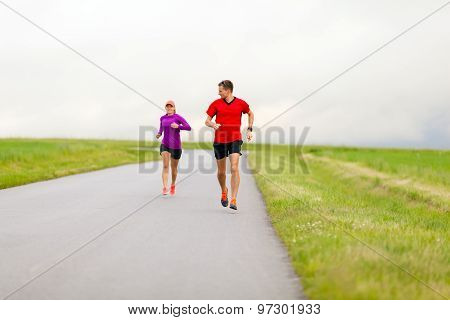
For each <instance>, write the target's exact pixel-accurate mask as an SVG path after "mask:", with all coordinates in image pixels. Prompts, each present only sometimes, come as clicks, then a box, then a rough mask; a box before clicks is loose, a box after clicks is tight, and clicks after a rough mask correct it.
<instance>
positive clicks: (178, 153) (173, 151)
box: [159, 143, 183, 160]
mask: <svg viewBox="0 0 450 320" xmlns="http://www.w3.org/2000/svg"><path fill="white" fill-rule="evenodd" d="M163 151H167V152H169V153H170V157H171V158H173V159H175V160H178V159H180V158H181V153H182V151H183V150H181V149H172V148H168V147H166V146H165V145H163V144H162V143H161V146H160V147H159V154H161V153H162V152H163Z"/></svg>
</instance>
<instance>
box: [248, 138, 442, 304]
mask: <svg viewBox="0 0 450 320" xmlns="http://www.w3.org/2000/svg"><path fill="white" fill-rule="evenodd" d="M262 149H263V148H258V146H255V150H254V152H251V153H250V156H249V159H250V162H251V164H252V166H253V167H254V168H255V177H256V181H257V184H258V186H259V188H260V190H261V191H262V193H263V196H264V199H265V201H266V205H267V208H268V211H269V214H270V216H271V219H272V223H273V225H274V227H275V229H276V231H277V233H278V234H279V236H280V238H281V239H282V241H283V242H284V243H285V245H286V247H287V249H288V251H289V254H290V256H291V259H292V263H293V265H294V268H295V270H296V271H297V273H298V274H299V275H300V277H301V281H302V284H303V286H304V289H305V293H306V294H307V296H308V297H310V298H312V299H442V298H443V296H444V297H449V296H450V267H449V266H450V264H449V262H450V250H449V246H448V241H449V240H450V239H449V233H448V230H449V215H448V213H449V212H448V202H447V201H448V199H445V198H434V201H433V202H430V201H427V197H421V196H419V197H412V196H411V194H410V190H403V189H402V187H401V186H396V187H391V186H390V185H389V184H388V183H385V181H384V178H383V176H382V178H380V177H379V176H377V177H373V176H371V175H366V174H365V171H362V172H356V173H355V172H353V170H349V168H348V167H340V169H339V170H337V168H336V166H335V165H334V164H333V163H332V162H330V161H322V159H321V156H326V157H327V158H335V159H340V160H341V161H354V162H356V161H357V162H360V163H363V164H365V165H366V166H367V167H371V168H372V169H374V168H377V169H380V170H381V171H384V172H389V173H390V175H389V178H391V177H392V175H394V174H398V175H402V176H403V175H406V174H411V175H414V176H416V177H417V179H419V180H422V181H426V182H427V183H429V184H432V183H433V184H437V185H439V186H440V187H442V186H447V185H448V183H449V181H448V178H445V177H449V167H448V164H445V163H444V162H445V160H443V159H441V158H440V157H441V156H442V154H441V153H440V152H439V151H437V152H430V151H423V154H422V152H421V151H414V152H413V151H407V150H405V151H403V154H402V156H399V153H402V152H400V151H397V150H379V151H378V152H377V150H374V149H372V150H367V149H362V150H361V154H358V150H356V149H352V150H351V151H349V150H346V149H342V148H330V147H326V148H322V149H321V150H317V148H312V147H311V148H306V152H312V153H314V155H315V156H314V157H306V158H307V163H308V167H309V174H303V173H302V170H301V163H300V161H299V160H298V158H297V157H296V156H293V155H292V153H290V152H289V150H288V147H287V146H277V147H274V148H272V150H271V151H270V152H265V151H263V150H262ZM408 154H419V156H416V157H415V158H416V159H417V158H420V159H427V160H426V161H421V162H420V163H421V164H423V165H424V166H428V168H429V170H427V171H426V172H427V173H426V175H425V177H423V176H422V175H421V173H420V171H418V170H417V167H418V166H419V164H417V163H416V162H415V161H412V160H411V159H410V158H409V156H408ZM443 157H444V158H447V157H448V152H444V155H443ZM402 159H405V160H404V161H402ZM380 162H382V163H384V165H383V166H381V167H377V165H375V164H376V163H380ZM438 168H439V169H438ZM396 169H398V171H395V170H396ZM434 170H439V172H434ZM438 176H440V177H439V178H438ZM386 179H387V178H386ZM446 191H447V192H448V191H449V190H448V189H446ZM418 193H420V192H418ZM447 194H448V193H447ZM374 250H375V251H376V252H378V253H376V252H375V251H374ZM383 256H384V257H383ZM388 260H390V261H392V262H393V263H392V262H390V261H388ZM402 268H403V269H404V270H407V271H408V272H410V273H411V274H412V276H411V275H410V274H408V273H407V272H405V271H404V270H402ZM421 281H423V282H424V283H426V285H424V283H423V282H421ZM427 285H428V286H430V287H432V288H433V289H430V288H429V287H428V286H427ZM437 292H439V293H437Z"/></svg>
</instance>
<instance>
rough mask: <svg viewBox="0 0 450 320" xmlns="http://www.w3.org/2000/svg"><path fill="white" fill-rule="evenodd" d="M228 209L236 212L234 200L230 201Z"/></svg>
mask: <svg viewBox="0 0 450 320" xmlns="http://www.w3.org/2000/svg"><path fill="white" fill-rule="evenodd" d="M230 209H233V210H237V205H236V199H231V202H230Z"/></svg>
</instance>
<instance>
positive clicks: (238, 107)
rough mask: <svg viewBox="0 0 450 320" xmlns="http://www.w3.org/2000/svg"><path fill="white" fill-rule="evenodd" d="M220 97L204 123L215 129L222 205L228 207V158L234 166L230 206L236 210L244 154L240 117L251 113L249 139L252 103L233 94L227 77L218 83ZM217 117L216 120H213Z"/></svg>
mask: <svg viewBox="0 0 450 320" xmlns="http://www.w3.org/2000/svg"><path fill="white" fill-rule="evenodd" d="M219 96H220V99H217V100H216V101H214V102H213V103H211V105H210V106H209V108H208V110H207V111H206V114H207V115H208V117H207V118H206V121H205V124H206V125H207V126H208V127H211V128H214V130H215V137H214V144H213V146H214V155H215V157H216V160H217V179H218V180H219V184H220V188H221V189H222V196H221V198H220V202H221V203H222V206H224V207H227V206H228V188H227V186H226V157H229V159H230V165H231V201H230V208H231V209H234V210H237V204H236V197H237V193H238V189H239V182H240V177H239V157H240V156H241V155H242V154H241V146H242V143H243V142H242V136H241V117H242V114H243V113H246V114H248V127H247V141H250V140H251V139H252V126H253V119H254V115H253V112H252V111H251V110H250V108H249V105H248V104H247V102H245V101H244V100H242V99H239V98H236V97H234V96H233V83H232V82H231V81H230V80H224V81H222V82H220V83H219ZM214 116H215V117H216V122H215V123H214V122H213V121H212V118H213V117H214Z"/></svg>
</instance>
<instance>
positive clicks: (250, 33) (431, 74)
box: [0, 0, 450, 148]
mask: <svg viewBox="0 0 450 320" xmlns="http://www.w3.org/2000/svg"><path fill="white" fill-rule="evenodd" d="M9 4H10V5H11V6H13V7H15V8H16V9H17V10H18V11H20V12H22V13H23V14H24V15H25V16H27V17H29V18H30V19H32V20H34V21H35V22H36V23H38V24H39V25H41V26H42V27H44V28H45V29H47V30H49V31H51V32H52V33H53V34H54V35H55V36H57V37H58V38H60V39H62V40H63V41H65V42H67V43H68V44H70V45H71V46H73V47H74V48H76V49H77V50H79V51H80V52H82V53H83V54H85V55H86V56H88V57H89V58H91V59H92V60H94V61H96V62H97V63H98V64H99V65H101V66H102V67H104V68H105V69H107V70H108V71H110V72H112V73H113V74H115V75H116V76H118V77H119V78H120V79H122V80H123V81H125V82H127V83H128V84H130V85H131V86H133V87H134V88H135V89H136V90H139V91H140V92H142V93H143V94H145V95H146V96H147V97H149V98H150V99H151V100H153V101H155V102H157V103H159V104H163V103H164V101H165V100H167V99H169V98H170V99H174V100H175V101H176V102H177V105H178V108H177V109H178V112H179V113H181V114H182V115H183V116H185V117H186V118H187V119H188V120H189V121H190V122H191V124H192V125H193V127H194V128H197V131H198V129H199V128H200V127H201V126H202V125H203V121H204V111H205V109H206V107H207V106H208V104H209V103H210V102H211V101H212V100H213V99H216V98H217V94H216V85H217V83H218V82H219V81H220V80H222V79H232V80H233V81H234V82H235V85H236V91H235V94H236V96H238V97H241V98H244V99H245V100H247V101H248V102H249V103H250V104H251V106H252V108H253V110H254V111H255V114H256V120H257V121H256V125H262V124H264V123H265V122H267V121H269V120H270V119H271V118H272V117H274V116H276V115H277V114H278V113H279V112H281V111H282V110H284V109H285V108H287V107H289V106H290V105H292V104H294V103H295V102H296V101H298V100H299V99H301V98H302V97H303V96H305V95H306V94H308V93H309V92H311V91H312V90H314V89H315V88H317V87H318V86H320V85H321V84H323V83H324V82H326V81H327V80H329V79H330V78H332V77H333V76H335V75H336V74H338V73H339V72H341V71H342V70H344V69H345V68H346V67H348V66H349V65H351V64H353V63H354V62H355V61H357V60H358V59H360V58H362V57H363V56H365V55H366V54H367V53H369V52H370V51H372V50H374V49H375V48H377V47H378V46H380V45H381V44H383V42H385V41H387V40H388V39H390V38H392V37H393V36H395V35H396V34H398V33H399V32H400V31H402V30H404V29H405V28H406V27H408V26H409V25H411V24H413V23H414V22H416V21H417V20H419V19H420V18H422V17H423V16H425V15H426V14H427V13H429V12H431V11H432V10H434V9H435V8H437V7H438V6H439V5H441V4H442V2H441V1H434V0H433V1H424V0H423V1H395V2H390V1H340V2H335V1H334V2H333V1H246V2H239V1H227V2H223V1H219V2H212V1H190V2H184V1H167V2H164V3H162V2H151V3H149V2H148V1H135V2H131V3H130V2H125V1H114V2H111V1H103V0H101V1H100V0H96V1H78V2H72V1H39V2H33V1H9ZM449 15H450V6H449V7H448V8H445V9H444V10H442V11H441V12H439V13H437V14H436V15H435V16H433V17H432V18H430V19H429V20H428V21H425V22H424V23H423V24H422V25H420V26H418V27H417V28H416V29H414V30H412V31H411V32H410V33H408V34H406V35H405V36H404V37H402V38H400V39H398V40H397V41H396V42H394V43H393V44H392V45H390V46H389V47H387V48H385V49H384V50H382V51H380V52H379V53H378V54H377V55H375V56H373V57H372V58H371V59H369V60H368V61H366V62H364V63H363V64H361V65H360V66H358V67H357V68H356V69H354V70H352V71H351V72H349V73H348V74H346V75H345V76H344V77H342V78H340V79H339V80H337V81H336V82H335V83H333V84H331V85H330V86H328V87H327V88H325V89H324V90H322V91H321V92H319V93H318V94H316V95H315V96H314V97H312V98H311V99H309V100H308V101H306V102H305V103H304V104H302V105H300V106H298V107H297V108H295V109H293V110H292V111H290V112H289V113H287V114H286V115H284V116H283V117H281V118H280V119H278V120H277V121H275V122H274V123H272V124H271V125H273V126H280V127H282V128H285V129H287V128H288V127H290V126H295V127H297V128H298V130H297V132H298V134H300V132H301V128H302V127H304V126H310V127H311V131H310V135H309V136H308V139H307V142H309V143H318V144H346V145H370V146H407V147H433V148H449V147H450V131H449V129H448V127H449V126H448V123H449V122H450V121H449V120H450V112H449V110H450V108H449V105H450V93H449V90H448V88H449V86H448V84H449V75H450V62H449V60H448V56H450V31H449V30H450V28H449V21H450V20H449ZM0 27H1V28H2V30H3V31H4V32H3V34H2V40H1V50H0V56H1V59H0V70H1V72H0V136H36V137H46V136H52V137H55V136H58V137H99V138H129V139H136V138H137V137H138V127H139V125H153V126H156V125H157V122H158V119H159V116H160V115H161V112H160V111H159V110H158V109H156V108H155V107H154V106H152V105H151V104H149V103H148V102H146V101H145V100H143V99H142V98H140V97H139V96H137V95H135V94H134V93H132V92H131V91H129V90H127V89H126V88H124V87H123V86H121V85H120V84H118V83H117V82H115V81H114V80H113V79H110V78H108V77H107V76H106V75H104V74H103V73H102V72H101V71H99V70H97V69H95V68H94V67H92V66H91V65H89V64H88V63H86V62H85V61H83V60H82V59H80V57H78V56H76V55H74V54H73V53H72V52H70V51H69V50H67V49H66V48H64V47H62V46H61V45H60V44H58V43H57V42H56V41H54V40H53V39H51V38H49V37H48V36H47V35H45V34H43V33H42V32H40V31H39V30H37V29H36V28H34V27H33V26H31V25H30V24H28V23H26V22H25V21H23V20H22V19H20V18H19V17H17V16H16V15H14V14H13V13H11V12H10V11H9V10H7V9H6V8H4V7H2V6H0ZM263 138H264V137H261V138H260V139H261V140H264V139H263ZM266 140H269V141H270V140H272V141H273V142H274V141H276V139H275V138H273V139H271V138H270V137H268V138H267V139H266Z"/></svg>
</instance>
